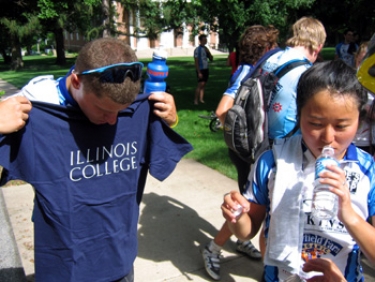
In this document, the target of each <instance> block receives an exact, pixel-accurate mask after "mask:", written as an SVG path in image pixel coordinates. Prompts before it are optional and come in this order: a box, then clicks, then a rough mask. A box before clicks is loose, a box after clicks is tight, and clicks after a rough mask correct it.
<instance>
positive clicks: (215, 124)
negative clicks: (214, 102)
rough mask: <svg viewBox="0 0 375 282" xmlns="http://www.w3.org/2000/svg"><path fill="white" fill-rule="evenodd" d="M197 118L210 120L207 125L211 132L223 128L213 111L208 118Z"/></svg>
mask: <svg viewBox="0 0 375 282" xmlns="http://www.w3.org/2000/svg"><path fill="white" fill-rule="evenodd" d="M198 117H200V118H203V119H208V120H210V124H209V125H208V127H209V128H210V130H211V132H217V131H219V130H221V129H222V128H223V125H222V124H221V122H220V120H219V118H218V117H217V116H216V114H215V112H214V111H212V112H211V113H210V115H209V116H206V115H198Z"/></svg>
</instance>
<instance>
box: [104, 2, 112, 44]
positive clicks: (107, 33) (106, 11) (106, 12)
mask: <svg viewBox="0 0 375 282" xmlns="http://www.w3.org/2000/svg"><path fill="white" fill-rule="evenodd" d="M108 2H109V1H108V0H102V9H103V18H104V19H103V37H109V36H111V31H110V30H109V3H108Z"/></svg>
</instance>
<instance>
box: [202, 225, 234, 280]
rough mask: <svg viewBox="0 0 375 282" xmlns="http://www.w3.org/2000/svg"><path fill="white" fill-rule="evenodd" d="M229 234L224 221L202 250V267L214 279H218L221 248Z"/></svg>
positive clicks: (230, 233) (230, 234)
mask: <svg viewBox="0 0 375 282" xmlns="http://www.w3.org/2000/svg"><path fill="white" fill-rule="evenodd" d="M231 236H232V232H231V231H230V229H229V227H228V224H227V223H226V222H225V223H224V224H223V226H222V227H221V229H220V230H219V233H217V234H216V236H215V238H214V239H213V240H211V241H210V242H209V243H208V244H207V245H206V246H205V248H204V250H203V251H202V256H203V260H204V267H205V268H206V271H207V273H208V275H210V276H211V277H212V278H213V279H215V280H220V257H221V250H222V248H223V246H224V244H225V242H227V241H228V240H229V238H230V237H231Z"/></svg>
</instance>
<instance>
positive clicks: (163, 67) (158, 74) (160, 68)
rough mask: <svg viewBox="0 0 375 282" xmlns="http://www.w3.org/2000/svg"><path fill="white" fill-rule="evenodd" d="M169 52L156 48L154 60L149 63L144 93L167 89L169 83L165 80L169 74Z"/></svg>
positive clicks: (153, 55)
mask: <svg viewBox="0 0 375 282" xmlns="http://www.w3.org/2000/svg"><path fill="white" fill-rule="evenodd" d="M166 61H167V52H165V51H163V50H156V51H154V53H153V54H152V62H151V63H149V64H148V65H147V75H148V79H147V80H146V81H145V85H144V90H143V92H144V93H151V92H157V91H163V92H164V91H165V89H166V88H167V83H166V82H165V81H164V80H165V79H166V78H167V76H168V69H169V68H168V66H167V64H166Z"/></svg>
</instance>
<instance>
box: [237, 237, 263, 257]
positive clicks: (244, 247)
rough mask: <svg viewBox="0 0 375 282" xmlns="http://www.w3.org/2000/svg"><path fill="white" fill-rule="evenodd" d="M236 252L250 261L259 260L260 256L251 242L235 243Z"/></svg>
mask: <svg viewBox="0 0 375 282" xmlns="http://www.w3.org/2000/svg"><path fill="white" fill-rule="evenodd" d="M236 250H237V252H240V253H243V254H245V255H247V256H248V257H250V258H252V259H261V258H262V254H261V253H260V252H259V251H258V250H257V249H256V248H255V247H254V245H253V243H251V241H245V242H241V241H237V249H236Z"/></svg>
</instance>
